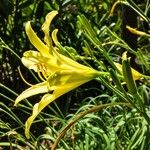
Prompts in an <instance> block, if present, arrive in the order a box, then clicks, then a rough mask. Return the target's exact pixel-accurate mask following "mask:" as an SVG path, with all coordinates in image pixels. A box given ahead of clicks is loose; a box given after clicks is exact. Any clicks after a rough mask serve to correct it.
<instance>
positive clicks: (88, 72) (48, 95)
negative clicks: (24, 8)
mask: <svg viewBox="0 0 150 150" xmlns="http://www.w3.org/2000/svg"><path fill="white" fill-rule="evenodd" d="M56 15H57V11H52V12H50V13H49V14H48V15H47V16H46V19H45V22H44V24H43V26H42V30H43V32H44V34H45V37H44V42H43V41H41V40H40V39H39V38H38V37H37V35H36V33H35V32H34V31H33V29H32V27H31V24H30V22H27V24H26V26H25V29H26V33H27V36H28V38H29V40H30V42H31V43H32V44H33V46H34V47H35V48H36V49H37V50H38V51H33V50H30V51H26V52H25V53H24V54H23V58H22V63H23V64H24V65H25V66H26V67H27V68H29V69H32V70H34V71H35V72H37V73H38V75H39V77H40V78H41V80H42V82H41V83H38V84H36V85H33V86H31V87H30V88H28V89H27V90H25V91H24V92H22V93H21V94H20V95H19V96H18V97H17V99H16V100H15V106H16V105H17V104H18V103H19V102H20V101H22V100H23V99H25V98H28V97H30V96H33V95H36V94H41V93H45V95H44V96H43V97H42V99H41V101H40V102H39V103H36V104H35V105H34V106H33V112H32V115H31V116H30V117H29V118H28V119H27V121H26V123H25V135H26V137H27V138H29V137H30V134H29V130H30V126H31V124H32V123H33V121H34V119H35V118H36V117H37V115H38V114H39V113H40V112H41V111H42V110H43V109H44V108H45V107H46V106H47V105H48V104H50V103H51V102H52V101H54V100H55V99H57V98H58V97H60V96H61V95H63V94H65V93H67V92H69V91H71V90H73V89H75V88H76V87H78V86H80V85H82V84H84V83H86V82H88V81H90V80H92V79H94V78H96V77H98V76H100V75H103V74H105V72H99V71H97V70H94V69H92V68H89V67H87V66H84V65H81V64H79V63H78V62H75V61H73V60H72V59H70V58H68V57H66V56H64V55H62V54H60V52H59V49H58V48H57V47H56V46H53V44H52V43H53V42H54V43H55V44H57V43H58V40H57V36H56V34H57V29H55V30H54V31H53V32H52V38H51V37H50V36H49V26H50V24H51V21H52V19H53V18H54V17H55V16H56Z"/></svg>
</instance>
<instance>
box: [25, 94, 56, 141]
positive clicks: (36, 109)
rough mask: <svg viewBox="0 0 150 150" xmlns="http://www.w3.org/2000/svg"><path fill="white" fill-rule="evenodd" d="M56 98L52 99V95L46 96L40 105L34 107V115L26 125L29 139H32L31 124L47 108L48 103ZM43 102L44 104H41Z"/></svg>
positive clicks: (26, 133)
mask: <svg viewBox="0 0 150 150" xmlns="http://www.w3.org/2000/svg"><path fill="white" fill-rule="evenodd" d="M53 100H54V98H52V95H51V94H46V95H44V96H43V97H42V99H41V101H40V102H39V103H36V104H35V105H34V107H33V111H32V115H31V116H30V117H29V118H28V119H27V121H26V123H25V135H26V137H27V138H28V139H29V138H30V134H29V131H30V127H31V124H32V123H33V121H34V119H35V118H36V117H37V115H38V114H39V113H40V112H41V111H42V109H43V108H45V107H46V106H47V105H48V103H50V102H51V101H53ZM41 102H42V104H41Z"/></svg>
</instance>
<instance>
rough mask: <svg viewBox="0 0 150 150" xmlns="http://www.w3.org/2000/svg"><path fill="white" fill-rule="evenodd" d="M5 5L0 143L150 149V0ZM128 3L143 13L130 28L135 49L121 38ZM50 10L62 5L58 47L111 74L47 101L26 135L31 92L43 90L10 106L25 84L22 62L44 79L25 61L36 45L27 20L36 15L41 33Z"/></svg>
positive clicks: (0, 26)
mask: <svg viewBox="0 0 150 150" xmlns="http://www.w3.org/2000/svg"><path fill="white" fill-rule="evenodd" d="M113 4H114V5H113ZM2 5H3V6H4V7H5V8H6V10H5V9H1V11H0V14H1V16H0V19H1V20H0V30H1V32H0V62H1V64H2V65H1V66H0V72H1V78H0V89H1V92H0V97H1V102H0V149H5V148H6V147H10V149H13V148H14V149H20V150H21V149H27V150H28V149H31V150H32V149H33V150H35V149H37V150H42V149H50V148H51V149H54V146H57V149H58V150H59V149H61V150H63V149H65V150H67V149H68V150H70V149H81V150H82V149H83V150H89V149H91V150H92V149H93V150H94V149H108V150H114V149H127V150H130V149H141V150H147V149H150V147H149V145H150V143H149V142H150V141H149V135H150V134H149V132H150V130H149V125H150V118H149V114H150V108H149V100H150V97H149V93H150V86H149V80H150V77H149V73H150V63H149V57H150V55H149V51H148V49H149V37H150V35H149V23H150V19H149V8H150V7H149V0H145V2H143V3H139V4H138V3H136V4H135V3H134V2H133V1H132V0H127V1H125V0H122V1H117V2H116V1H110V0H107V1H97V0H85V1H84V0H79V1H77V0H72V1H71V0H60V1H56V0H52V1H51V2H50V1H48V0H30V1H27V0H21V1H18V0H11V1H8V0H7V1H1V3H0V8H3V7H2ZM125 5H126V6H128V7H130V8H131V9H133V10H134V11H136V12H137V13H138V28H137V29H133V28H132V27H127V28H128V29H129V31H130V32H131V33H132V34H136V35H137V36H138V49H137V51H135V50H134V49H132V48H131V47H130V46H129V45H128V44H127V43H125V41H124V40H123V39H122V37H121V22H122V16H121V9H120V7H121V8H122V7H124V6H125ZM111 8H112V9H111ZM8 9H9V11H7V10H8ZM52 10H58V12H59V15H58V16H57V18H56V19H54V21H53V22H52V29H54V28H58V29H59V32H58V39H59V41H60V45H57V48H59V49H60V50H61V52H63V55H65V56H67V57H69V58H71V59H73V60H74V61H77V62H79V63H81V64H83V65H86V66H88V67H90V68H94V69H96V70H98V71H103V72H107V73H108V74H109V75H108V74H107V75H103V76H99V77H97V78H96V79H95V80H94V81H91V82H89V83H86V84H85V85H83V86H81V87H78V88H77V89H76V90H74V91H72V92H69V93H68V94H65V95H64V96H62V97H60V98H59V101H58V100H56V101H55V102H53V103H52V104H50V105H48V106H47V108H46V109H45V110H44V111H43V112H42V113H41V114H39V115H38V117H37V119H36V120H35V121H34V123H33V126H32V128H31V138H30V140H28V139H26V137H25V135H24V123H25V121H26V119H27V118H28V117H29V116H30V115H31V111H32V108H33V104H34V103H35V100H34V102H32V101H33V99H36V100H39V99H40V98H41V95H39V96H34V97H33V98H29V99H26V100H25V101H24V102H22V103H20V104H19V105H18V107H14V106H13V105H14V101H15V99H16V98H17V96H18V94H20V93H21V92H22V91H23V90H24V89H25V88H26V85H25V83H24V82H23V81H22V79H21V77H20V75H19V73H18V69H17V67H18V66H20V68H21V74H22V76H23V77H24V78H25V79H26V80H27V81H29V82H30V83H32V84H35V83H37V82H39V79H38V78H37V77H36V74H35V73H34V72H32V71H29V70H27V69H26V68H24V67H23V66H22V63H21V61H20V60H21V58H20V57H22V54H23V52H24V51H26V50H29V49H33V47H32V46H31V45H30V44H29V42H28V39H27V36H26V34H25V30H24V24H25V22H27V21H29V20H31V19H32V25H33V28H34V30H35V31H36V32H37V35H38V36H39V37H40V38H41V39H42V37H43V33H42V32H41V31H40V27H41V24H43V22H44V17H45V15H46V14H47V13H48V12H50V11H52ZM110 10H111V11H110ZM110 14H111V16H110ZM39 31H40V32H39ZM122 50H123V51H124V53H123V55H122V56H120V51H122ZM128 53H131V54H133V55H134V56H135V58H136V65H137V66H138V68H140V70H138V71H137V70H134V69H133V68H132V64H131V63H130V59H131V58H129V57H128ZM120 63H122V64H121V65H120ZM116 64H117V65H116ZM118 64H119V65H118ZM118 66H119V67H118ZM64 108H65V109H64ZM62 133H63V134H62Z"/></svg>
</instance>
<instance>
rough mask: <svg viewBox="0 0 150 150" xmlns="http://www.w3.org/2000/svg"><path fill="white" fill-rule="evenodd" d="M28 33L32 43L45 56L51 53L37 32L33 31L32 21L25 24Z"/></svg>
mask: <svg viewBox="0 0 150 150" xmlns="http://www.w3.org/2000/svg"><path fill="white" fill-rule="evenodd" d="M25 30H26V34H27V36H28V38H29V40H30V42H31V43H32V45H33V46H34V47H35V48H36V49H37V50H38V51H40V52H41V54H42V55H43V56H48V55H49V48H48V47H47V46H46V45H45V44H44V43H43V42H42V41H41V40H40V39H39V37H38V36H37V35H36V33H35V32H34V31H33V29H32V27H31V23H30V21H28V22H27V23H26V26H25Z"/></svg>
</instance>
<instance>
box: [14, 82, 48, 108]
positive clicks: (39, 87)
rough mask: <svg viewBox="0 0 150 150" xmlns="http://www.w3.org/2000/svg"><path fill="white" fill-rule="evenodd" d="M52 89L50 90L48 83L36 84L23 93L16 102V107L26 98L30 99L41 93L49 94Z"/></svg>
mask: <svg viewBox="0 0 150 150" xmlns="http://www.w3.org/2000/svg"><path fill="white" fill-rule="evenodd" d="M49 90H50V89H48V86H47V82H42V83H39V84H36V85H34V86H32V87H30V88H28V89H27V90H25V91H24V92H22V93H21V94H20V95H19V96H18V97H17V99H16V100H15V104H14V106H16V105H17V104H18V103H19V102H20V101H22V100H23V99H25V98H28V97H30V96H33V95H36V94H41V93H47V92H49Z"/></svg>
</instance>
